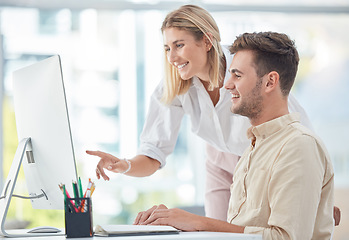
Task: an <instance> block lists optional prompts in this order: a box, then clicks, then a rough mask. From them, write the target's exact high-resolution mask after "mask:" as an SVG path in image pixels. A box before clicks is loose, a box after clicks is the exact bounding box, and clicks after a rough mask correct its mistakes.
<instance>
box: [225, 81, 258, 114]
mask: <svg viewBox="0 0 349 240" xmlns="http://www.w3.org/2000/svg"><path fill="white" fill-rule="evenodd" d="M261 87H262V79H260V80H259V81H258V82H257V83H256V86H255V87H254V88H253V89H252V91H251V92H250V93H249V94H248V95H247V96H246V97H244V99H242V101H241V103H240V106H238V107H237V108H234V105H233V106H232V107H231V111H232V112H233V113H236V114H239V115H241V116H245V117H248V118H249V119H250V120H252V119H256V118H258V117H259V115H260V114H261V112H262V107H263V97H262V95H261V93H260V90H261Z"/></svg>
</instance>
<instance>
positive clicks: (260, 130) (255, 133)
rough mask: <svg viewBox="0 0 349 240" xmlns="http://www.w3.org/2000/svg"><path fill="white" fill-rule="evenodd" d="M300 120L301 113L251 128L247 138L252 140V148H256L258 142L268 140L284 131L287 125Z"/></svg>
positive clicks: (291, 114)
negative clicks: (278, 132)
mask: <svg viewBox="0 0 349 240" xmlns="http://www.w3.org/2000/svg"><path fill="white" fill-rule="evenodd" d="M299 120H300V115H299V113H289V114H286V115H284V116H281V117H278V118H275V119H273V120H271V121H268V122H265V123H262V124H260V125H258V126H252V127H250V128H249V129H247V137H248V139H250V141H251V145H252V147H254V146H255V143H256V141H257V140H259V139H266V138H268V137H269V136H270V135H272V134H274V133H276V132H277V131H279V130H280V129H282V128H283V127H284V126H285V125H289V124H292V123H294V122H299Z"/></svg>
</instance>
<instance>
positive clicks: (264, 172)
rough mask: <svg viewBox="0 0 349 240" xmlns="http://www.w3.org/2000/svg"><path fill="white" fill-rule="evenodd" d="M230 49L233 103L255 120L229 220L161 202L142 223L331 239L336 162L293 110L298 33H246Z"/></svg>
mask: <svg viewBox="0 0 349 240" xmlns="http://www.w3.org/2000/svg"><path fill="white" fill-rule="evenodd" d="M230 52H231V53H232V54H235V56H234V58H233V62H232V64H231V66H230V69H229V72H230V73H231V77H230V78H229V80H228V82H226V83H225V88H226V89H227V90H228V91H230V93H231V94H232V106H231V111H232V112H233V113H235V114H240V115H243V116H246V117H248V118H249V120H250V122H251V124H252V127H251V128H250V129H249V131H248V137H249V139H250V140H251V146H250V147H249V148H248V149H247V150H246V151H245V153H244V154H243V156H242V157H241V159H240V161H239V163H238V165H237V166H236V169H235V172H234V179H233V184H232V186H231V198H230V204H229V211H228V222H224V221H219V220H215V219H211V218H206V217H201V216H197V215H194V214H191V213H187V212H185V211H182V210H179V209H167V208H166V207H165V206H163V205H161V206H160V207H155V208H156V210H154V211H153V212H152V214H151V215H150V216H149V217H148V218H147V220H146V221H144V222H142V221H140V219H141V218H142V213H140V214H139V215H138V216H137V218H136V221H135V223H138V224H139V223H142V224H161V225H171V226H174V227H176V228H178V229H182V230H185V231H222V232H240V233H242V232H244V233H258V234H262V235H263V239H330V237H331V234H332V230H333V225H334V223H333V190H334V187H333V181H334V179H333V169H332V164H331V161H330V159H329V156H328V154H327V151H326V149H325V147H324V145H323V144H322V142H321V140H320V139H319V138H318V137H316V136H315V135H314V134H313V133H312V132H311V131H310V130H308V129H306V128H305V127H303V126H302V125H301V124H300V123H299V119H298V116H297V114H289V112H288V106H287V98H288V95H289V92H290V90H291V87H292V85H293V83H294V80H295V76H296V73H297V68H298V62H299V57H298V52H297V50H296V48H295V46H294V43H293V41H291V40H290V39H289V38H288V37H287V36H286V35H284V34H279V33H273V32H262V33H252V34H249V33H245V34H243V35H241V36H239V37H238V38H237V39H236V40H235V42H234V43H233V45H232V46H231V47H230ZM155 208H154V209H155Z"/></svg>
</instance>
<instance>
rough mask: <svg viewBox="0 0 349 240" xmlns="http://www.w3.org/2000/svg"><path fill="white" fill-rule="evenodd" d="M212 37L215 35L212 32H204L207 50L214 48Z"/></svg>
mask: <svg viewBox="0 0 349 240" xmlns="http://www.w3.org/2000/svg"><path fill="white" fill-rule="evenodd" d="M212 39H213V36H212V34H211V33H209V32H208V33H206V34H204V42H205V47H206V50H207V52H208V51H210V50H211V48H212Z"/></svg>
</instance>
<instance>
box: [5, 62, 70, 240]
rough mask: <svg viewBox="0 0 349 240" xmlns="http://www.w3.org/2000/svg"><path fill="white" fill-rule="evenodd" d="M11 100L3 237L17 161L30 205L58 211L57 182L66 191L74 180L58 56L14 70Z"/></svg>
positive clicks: (60, 199)
mask: <svg viewBox="0 0 349 240" xmlns="http://www.w3.org/2000/svg"><path fill="white" fill-rule="evenodd" d="M13 99H14V109H15V117H16V125H17V134H18V139H19V145H18V148H17V151H16V154H15V157H14V160H13V163H12V166H11V169H10V172H9V174H8V177H7V180H6V181H5V185H4V188H3V192H2V194H1V196H0V197H1V199H0V217H1V219H0V220H1V228H0V235H5V236H6V235H10V234H9V231H7V230H5V229H4V222H5V218H6V215H7V210H8V207H9V204H10V201H11V197H12V194H13V190H14V188H15V184H16V180H17V176H18V172H19V168H20V166H21V165H22V166H23V170H24V175H25V182H26V185H27V190H28V193H29V196H30V197H31V199H30V201H31V203H32V206H33V208H36V209H63V207H64V197H63V193H62V192H61V190H60V188H59V186H58V185H59V184H61V183H62V184H65V185H66V187H67V190H68V191H69V192H71V193H72V192H73V190H72V181H77V171H76V164H75V157H74V149H73V141H72V136H71V129H70V122H69V115H68V110H67V101H66V96H65V89H64V83H63V77H62V69H61V61H60V57H59V56H58V55H56V56H52V57H49V58H47V59H45V60H42V61H40V62H37V63H35V64H33V65H31V66H28V67H25V68H22V69H19V70H17V71H15V72H14V73H13ZM35 197H37V198H35ZM34 235H35V234H29V235H25V236H34ZM40 235H42V234H40Z"/></svg>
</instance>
